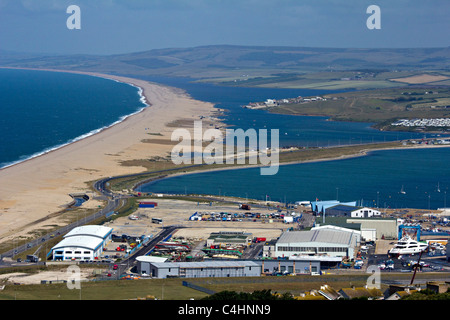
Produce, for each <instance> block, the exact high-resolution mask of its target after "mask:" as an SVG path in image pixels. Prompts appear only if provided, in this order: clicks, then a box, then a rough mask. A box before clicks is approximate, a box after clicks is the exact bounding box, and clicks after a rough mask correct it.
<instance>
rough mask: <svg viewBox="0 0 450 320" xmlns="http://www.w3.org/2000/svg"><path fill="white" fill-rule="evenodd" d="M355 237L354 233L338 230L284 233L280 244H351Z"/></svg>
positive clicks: (279, 241)
mask: <svg viewBox="0 0 450 320" xmlns="http://www.w3.org/2000/svg"><path fill="white" fill-rule="evenodd" d="M352 236H353V233H352V232H347V231H338V230H329V229H326V230H321V229H319V230H310V231H287V232H284V233H283V234H282V235H281V237H280V239H279V240H278V244H280V243H299V242H323V243H333V244H344V245H348V244H350V240H351V238H352Z"/></svg>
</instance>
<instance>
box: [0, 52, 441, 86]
mask: <svg viewBox="0 0 450 320" xmlns="http://www.w3.org/2000/svg"><path fill="white" fill-rule="evenodd" d="M0 66H13V67H32V68H59V69H67V70H79V71H95V72H103V73H111V74H126V75H142V76H145V75H154V76H155V75H160V76H183V77H193V78H197V79H198V78H227V77H236V76H239V75H242V74H246V73H251V74H252V76H253V77H264V76H273V75H275V74H279V73H283V74H300V73H305V72H306V73H308V72H320V71H346V70H362V71H364V72H365V71H367V70H369V71H370V70H378V71H380V70H382V71H394V70H395V71H405V70H408V71H410V70H416V71H417V70H423V71H427V72H429V71H434V70H441V71H442V70H447V71H450V47H447V48H411V49H357V48H355V49H351V48H350V49H341V48H307V47H271V46H267V47H262V46H259V47H258V46H231V45H214V46H201V47H194V48H171V49H157V50H150V51H145V52H137V53H130V54H119V55H107V56H96V55H64V56H61V55H59V56H58V55H51V56H50V55H29V54H14V53H5V52H0Z"/></svg>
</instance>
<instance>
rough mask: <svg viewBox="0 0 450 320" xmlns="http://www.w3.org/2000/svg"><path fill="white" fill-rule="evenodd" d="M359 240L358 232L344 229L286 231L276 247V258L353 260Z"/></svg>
mask: <svg viewBox="0 0 450 320" xmlns="http://www.w3.org/2000/svg"><path fill="white" fill-rule="evenodd" d="M359 240H360V234H359V233H358V232H357V231H355V230H351V229H344V228H341V229H332V228H318V229H315V230H310V231H286V232H284V233H283V234H282V235H281V237H280V238H279V239H278V241H277V243H276V245H275V256H276V257H280V258H281V257H290V256H293V255H328V256H331V257H342V258H343V257H350V258H353V257H354V255H355V248H356V247H357V246H358V244H359Z"/></svg>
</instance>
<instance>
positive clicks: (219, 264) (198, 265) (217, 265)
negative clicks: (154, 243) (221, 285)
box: [152, 260, 260, 268]
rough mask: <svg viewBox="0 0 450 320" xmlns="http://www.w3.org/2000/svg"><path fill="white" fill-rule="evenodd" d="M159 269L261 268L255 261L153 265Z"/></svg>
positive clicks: (158, 263) (163, 263) (157, 263)
mask: <svg viewBox="0 0 450 320" xmlns="http://www.w3.org/2000/svg"><path fill="white" fill-rule="evenodd" d="M152 265H153V266H155V267H157V268H174V267H175V268H176V267H178V268H222V267H224V268H226V267H230V268H233V267H260V265H259V264H258V263H256V262H253V261H244V260H241V261H203V262H156V263H152Z"/></svg>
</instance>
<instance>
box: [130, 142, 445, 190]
mask: <svg viewBox="0 0 450 320" xmlns="http://www.w3.org/2000/svg"><path fill="white" fill-rule="evenodd" d="M363 146H364V145H363ZM431 148H450V145H411V146H398V147H387V148H374V149H362V150H360V151H359V152H356V153H353V154H347V155H340V156H335V157H329V158H317V159H310V160H295V161H286V162H280V163H279V166H288V165H296V164H304V163H318V162H327V161H339V160H348V159H354V158H359V157H365V156H368V155H370V154H371V153H372V152H378V151H396V150H398V151H402V150H417V149H431ZM261 167H263V165H258V164H243V165H235V166H233V167H229V168H213V169H200V170H196V171H192V172H178V173H174V174H170V175H168V176H166V177H163V178H159V179H154V180H153V179H152V181H151V182H149V183H156V182H159V181H162V180H166V179H171V178H175V177H179V176H186V175H195V174H202V173H211V172H220V171H229V170H243V169H258V168H261ZM145 184H147V183H145V182H144V183H141V184H139V187H141V186H142V185H145ZM136 190H138V191H139V189H137V188H136Z"/></svg>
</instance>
